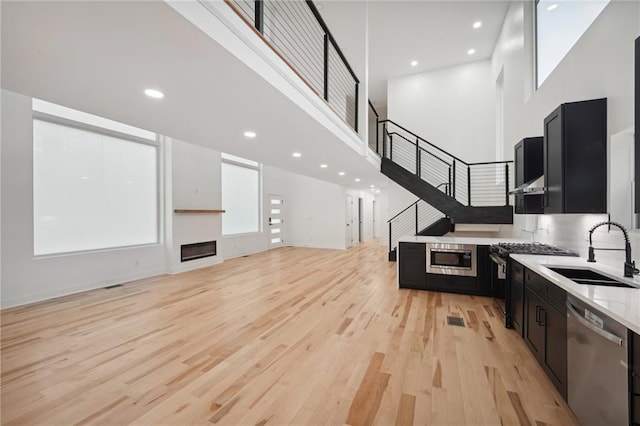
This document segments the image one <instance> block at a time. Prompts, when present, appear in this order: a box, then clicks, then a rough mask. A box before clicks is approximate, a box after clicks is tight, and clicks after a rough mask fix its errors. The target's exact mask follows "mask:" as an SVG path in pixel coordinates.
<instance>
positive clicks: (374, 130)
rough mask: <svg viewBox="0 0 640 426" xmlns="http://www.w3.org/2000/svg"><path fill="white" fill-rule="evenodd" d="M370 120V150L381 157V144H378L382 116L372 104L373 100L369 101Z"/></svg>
mask: <svg viewBox="0 0 640 426" xmlns="http://www.w3.org/2000/svg"><path fill="white" fill-rule="evenodd" d="M368 119H369V138H368V144H369V149H371V150H372V151H373V152H376V153H378V155H380V149H379V142H378V140H379V135H378V131H379V126H378V122H379V121H380V115H379V114H378V111H376V109H375V107H374V106H373V104H372V103H371V100H369V114H368Z"/></svg>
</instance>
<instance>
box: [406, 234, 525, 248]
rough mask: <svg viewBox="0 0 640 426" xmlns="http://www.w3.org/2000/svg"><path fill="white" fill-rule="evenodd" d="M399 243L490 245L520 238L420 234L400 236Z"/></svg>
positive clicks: (511, 241) (514, 241)
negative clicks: (430, 235)
mask: <svg viewBox="0 0 640 426" xmlns="http://www.w3.org/2000/svg"><path fill="white" fill-rule="evenodd" d="M398 242H400V243H441V244H476V245H479V246H490V245H492V244H498V243H522V242H524V241H523V240H522V239H520V240H516V239H513V238H485V237H447V236H444V237H423V236H420V235H407V236H405V237H401V238H400V239H399V240H398Z"/></svg>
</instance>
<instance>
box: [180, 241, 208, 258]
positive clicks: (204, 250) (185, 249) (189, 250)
mask: <svg viewBox="0 0 640 426" xmlns="http://www.w3.org/2000/svg"><path fill="white" fill-rule="evenodd" d="M215 255H216V242H215V241H205V242H202V243H194V244H183V245H181V246H180V262H188V261H189V260H196V259H202V258H203V257H209V256H215Z"/></svg>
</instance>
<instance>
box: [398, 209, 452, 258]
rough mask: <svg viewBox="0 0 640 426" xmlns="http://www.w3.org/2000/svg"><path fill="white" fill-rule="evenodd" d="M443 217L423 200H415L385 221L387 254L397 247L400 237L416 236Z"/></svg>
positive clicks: (442, 214)
mask: <svg viewBox="0 0 640 426" xmlns="http://www.w3.org/2000/svg"><path fill="white" fill-rule="evenodd" d="M444 216H445V215H444V213H442V212H440V211H439V210H438V209H436V208H435V207H433V206H432V205H430V204H428V203H427V202H425V201H424V200H421V199H418V200H416V201H415V202H414V203H412V204H410V205H409V206H407V207H406V208H404V209H403V210H402V211H400V212H399V213H398V214H396V215H395V216H393V217H392V218H391V219H389V220H388V221H387V224H388V226H389V231H388V232H389V235H388V238H389V252H392V251H394V250H395V249H396V247H398V240H399V239H400V238H401V237H405V236H407V235H417V234H418V233H420V232H421V231H422V230H423V229H425V228H427V227H429V226H430V225H433V224H434V223H436V222H437V221H438V220H439V219H442V218H443V217H444Z"/></svg>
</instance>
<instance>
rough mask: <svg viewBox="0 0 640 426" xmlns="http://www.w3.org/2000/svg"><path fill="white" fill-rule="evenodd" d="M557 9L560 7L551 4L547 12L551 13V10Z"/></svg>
mask: <svg viewBox="0 0 640 426" xmlns="http://www.w3.org/2000/svg"><path fill="white" fill-rule="evenodd" d="M557 7H558V5H557V4H555V3H554V4H550V5H549V6H547V10H549V11H551V10H553V9H555V8H557Z"/></svg>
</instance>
